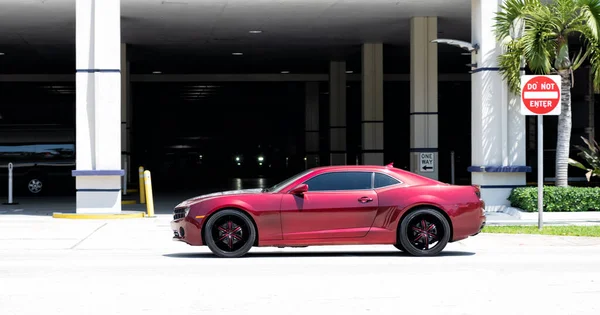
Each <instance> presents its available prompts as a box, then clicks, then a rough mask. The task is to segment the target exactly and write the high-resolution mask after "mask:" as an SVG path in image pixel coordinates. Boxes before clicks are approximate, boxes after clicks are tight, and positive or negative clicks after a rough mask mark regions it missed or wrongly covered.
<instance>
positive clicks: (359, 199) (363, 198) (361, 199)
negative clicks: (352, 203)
mask: <svg viewBox="0 0 600 315" xmlns="http://www.w3.org/2000/svg"><path fill="white" fill-rule="evenodd" d="M358 201H359V202H362V203H367V202H371V201H373V198H371V197H360V198H358Z"/></svg>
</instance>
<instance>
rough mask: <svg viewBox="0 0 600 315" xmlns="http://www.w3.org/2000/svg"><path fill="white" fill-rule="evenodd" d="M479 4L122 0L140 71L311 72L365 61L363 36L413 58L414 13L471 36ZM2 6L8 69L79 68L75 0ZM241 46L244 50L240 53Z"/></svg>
mask: <svg viewBox="0 0 600 315" xmlns="http://www.w3.org/2000/svg"><path fill="white" fill-rule="evenodd" d="M102 1H111V0H102ZM470 3H471V1H470V0H172V1H163V0H121V15H122V20H121V21H122V41H123V42H126V43H129V44H131V49H130V52H131V53H130V59H131V60H132V63H133V70H134V72H146V71H150V70H152V69H158V68H162V70H164V69H173V70H172V71H176V72H189V71H192V72H197V71H199V70H201V69H198V67H200V68H202V67H204V68H206V67H208V68H210V67H209V66H210V65H211V64H219V65H220V66H221V67H223V66H225V67H229V68H231V71H238V70H240V69H241V68H243V70H247V71H251V72H256V70H255V69H251V68H252V67H253V66H254V67H258V68H260V66H259V65H263V64H266V63H267V62H268V63H271V64H273V65H276V67H277V68H282V67H284V66H285V64H286V63H287V64H290V66H292V65H291V64H296V65H300V66H297V68H303V69H305V70H304V72H311V69H309V68H310V64H314V62H315V61H317V60H318V61H323V60H329V59H331V58H346V59H351V60H356V59H357V58H358V60H360V44H361V43H363V42H367V41H381V42H383V43H385V44H386V53H387V54H391V55H393V56H405V55H406V53H407V49H406V47H407V46H408V43H409V18H410V17H411V16H438V17H439V24H438V30H440V31H441V34H440V36H441V37H452V38H457V39H462V40H469V39H470V33H471V32H470V6H471V4H470ZM0 6H1V9H0V52H3V53H5V55H4V56H0V73H11V72H12V73H14V72H18V71H23V72H39V71H36V69H44V71H48V72H63V73H64V72H70V71H72V69H73V63H74V48H75V46H74V45H75V42H74V41H75V0H0ZM254 31H258V32H254ZM440 49H441V51H444V50H445V49H451V48H446V47H443V46H440ZM452 51H453V52H457V51H456V50H452ZM236 52H241V53H243V56H232V53H236ZM234 57H239V58H234ZM182 60H184V61H182ZM207 60H210V62H208V61H207ZM291 60H293V62H291ZM191 61H193V62H191ZM349 62H352V61H349ZM325 64H326V63H325ZM26 65H27V66H26ZM186 65H187V66H186ZM194 65H200V66H196V67H195V66H194ZM356 66H359V65H356ZM53 67H54V68H53ZM65 67H66V68H65ZM19 69H20V70H19ZM59 69H62V71H59ZM236 69H237V70H236ZM206 70H208V69H206ZM240 71H241V70H240ZM315 71H321V68H319V70H316V69H315Z"/></svg>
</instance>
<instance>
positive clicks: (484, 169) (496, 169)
mask: <svg viewBox="0 0 600 315" xmlns="http://www.w3.org/2000/svg"><path fill="white" fill-rule="evenodd" d="M467 171H468V172H472V173H529V172H531V166H525V165H515V166H493V165H492V166H476V165H472V166H469V167H467Z"/></svg>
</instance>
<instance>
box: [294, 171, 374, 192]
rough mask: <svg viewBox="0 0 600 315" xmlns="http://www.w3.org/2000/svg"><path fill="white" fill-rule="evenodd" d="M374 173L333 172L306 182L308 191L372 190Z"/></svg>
mask: <svg viewBox="0 0 600 315" xmlns="http://www.w3.org/2000/svg"><path fill="white" fill-rule="evenodd" d="M372 174H373V173H372V172H332V173H326V174H321V175H317V176H315V177H313V178H311V179H309V180H307V181H306V182H305V184H307V185H308V191H339V190H360V189H363V190H364V189H371V179H372Z"/></svg>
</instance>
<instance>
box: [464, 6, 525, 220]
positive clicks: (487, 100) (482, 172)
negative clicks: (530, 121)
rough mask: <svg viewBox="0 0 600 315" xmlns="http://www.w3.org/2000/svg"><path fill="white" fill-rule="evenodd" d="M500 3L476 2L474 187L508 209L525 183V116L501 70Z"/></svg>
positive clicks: (491, 203) (492, 204)
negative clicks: (496, 28) (511, 196)
mask: <svg viewBox="0 0 600 315" xmlns="http://www.w3.org/2000/svg"><path fill="white" fill-rule="evenodd" d="M502 2H503V1H502V0H472V7H471V14H472V39H471V42H472V43H473V44H477V45H478V46H479V49H478V51H477V53H476V54H475V55H474V58H473V61H474V62H475V63H476V64H477V67H476V69H475V70H473V75H472V77H471V84H472V92H471V93H472V115H471V124H472V135H471V137H472V138H471V141H472V161H471V164H472V166H471V167H469V170H470V171H471V172H472V175H471V178H472V183H473V184H475V185H481V188H482V198H483V199H484V200H485V201H486V204H487V205H488V206H490V209H491V210H494V209H498V208H499V207H502V206H506V205H509V202H508V200H507V199H506V198H507V197H508V196H509V194H510V191H511V189H513V188H515V187H518V186H523V185H525V184H526V173H525V171H527V170H529V169H530V168H529V167H527V166H525V154H526V153H525V143H526V142H525V140H526V138H525V117H524V116H523V115H521V114H520V113H519V106H520V101H519V97H518V96H516V95H514V94H512V93H511V92H509V91H508V88H507V85H506V82H505V81H504V80H503V79H502V76H501V74H500V72H499V71H498V70H499V69H498V62H497V58H498V55H499V54H501V53H502V51H501V49H502V48H501V47H500V45H499V44H498V43H497V42H496V40H495V36H494V33H493V25H494V17H495V15H496V12H497V11H498V10H499V9H500V5H501V4H502Z"/></svg>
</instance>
